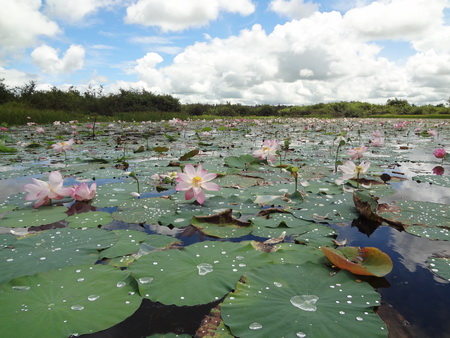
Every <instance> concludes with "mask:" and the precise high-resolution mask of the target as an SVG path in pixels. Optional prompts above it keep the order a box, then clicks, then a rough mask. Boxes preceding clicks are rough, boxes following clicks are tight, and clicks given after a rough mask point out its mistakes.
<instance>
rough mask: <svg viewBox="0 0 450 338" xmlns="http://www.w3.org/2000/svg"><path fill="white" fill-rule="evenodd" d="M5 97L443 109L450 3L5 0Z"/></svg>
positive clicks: (0, 49) (1, 65)
mask: <svg viewBox="0 0 450 338" xmlns="http://www.w3.org/2000/svg"><path fill="white" fill-rule="evenodd" d="M0 4H1V11H0V79H4V81H3V82H4V84H6V85H7V86H8V87H9V88H14V87H20V86H23V85H24V84H26V83H29V82H30V81H35V82H36V84H37V88H38V89H39V90H46V89H48V88H52V87H57V88H60V89H62V90H67V89H68V88H69V87H70V86H75V87H76V88H77V89H79V90H80V91H82V92H83V91H85V90H86V89H88V88H99V87H100V86H101V87H102V88H103V92H104V93H105V94H107V93H114V92H117V91H118V90H119V89H120V88H122V89H132V88H133V89H137V90H141V89H145V90H147V91H151V92H153V93H156V94H170V95H173V96H174V97H176V98H178V99H179V100H180V102H182V103H212V104H214V103H217V104H219V103H227V102H230V103H240V104H245V105H255V104H274V105H278V104H282V105H310V104H315V103H320V102H324V103H326V102H338V101H363V102H371V103H381V104H384V103H386V101H387V100H388V99H394V98H398V99H405V100H407V101H408V102H409V103H411V104H416V105H425V104H433V105H436V104H441V103H447V101H448V100H449V98H450V0H377V1H371V0H261V1H256V0H76V1H67V0H42V1H41V0H0Z"/></svg>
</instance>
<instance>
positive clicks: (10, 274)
mask: <svg viewBox="0 0 450 338" xmlns="http://www.w3.org/2000/svg"><path fill="white" fill-rule="evenodd" d="M116 241H117V236H116V235H115V234H114V233H112V232H110V231H106V230H100V229H86V230H77V229H67V228H63V229H53V230H47V231H43V232H40V233H37V234H35V235H32V236H28V237H25V238H22V239H20V240H18V241H16V242H15V243H14V245H13V246H12V248H5V249H3V250H1V251H0V269H1V271H2V275H1V276H0V284H1V283H4V282H7V281H9V280H11V279H12V278H15V277H19V276H25V275H31V274H35V273H38V272H43V271H48V270H51V269H56V268H61V267H64V266H66V265H78V264H94V263H95V262H96V261H97V260H98V257H99V255H98V250H101V249H105V248H107V247H110V246H112V245H113V244H114V243H115V242H116Z"/></svg>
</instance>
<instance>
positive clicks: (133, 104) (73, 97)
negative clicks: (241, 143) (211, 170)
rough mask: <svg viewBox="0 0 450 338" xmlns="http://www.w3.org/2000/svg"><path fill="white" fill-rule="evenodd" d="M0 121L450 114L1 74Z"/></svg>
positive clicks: (448, 108)
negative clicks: (184, 98) (189, 95)
mask: <svg viewBox="0 0 450 338" xmlns="http://www.w3.org/2000/svg"><path fill="white" fill-rule="evenodd" d="M0 116H1V118H0V123H2V124H7V125H20V124H25V123H27V122H30V121H33V122H36V123H51V122H53V121H62V122H67V121H69V120H79V121H80V122H87V121H92V120H94V119H95V120H96V121H112V120H122V121H159V120H168V119H172V118H174V117H177V118H181V119H187V118H208V117H210V118H211V117H213V118H216V117H237V116H240V117H250V116H258V117H269V116H270V117H274V116H276V117H306V116H307V117H332V118H338V117H349V118H351V117H380V118H386V117H388V118H395V117H401V118H416V117H418V116H424V117H427V118H450V99H449V101H447V104H446V105H444V104H438V105H436V106H433V105H425V106H415V105H414V104H409V102H408V101H407V100H402V99H397V98H394V99H389V100H387V102H386V104H372V103H367V102H357V101H351V102H330V103H318V104H313V105H301V106H300V105H293V106H287V105H277V106H273V105H269V104H264V105H256V106H246V105H242V104H231V103H229V102H227V103H224V104H203V103H195V104H181V103H180V101H179V99H177V98H175V97H173V96H171V95H159V94H154V93H152V92H148V91H146V90H145V89H141V90H137V89H122V88H121V89H119V91H118V92H117V93H108V94H107V93H104V92H103V88H102V87H100V88H93V87H89V88H88V90H86V91H85V92H80V91H79V90H78V89H76V88H75V87H70V88H69V89H67V90H65V91H64V90H61V89H58V88H56V87H53V88H50V89H49V90H46V91H43V90H38V89H37V88H36V82H34V81H30V82H29V83H26V84H24V85H22V86H21V87H14V88H9V87H8V86H6V85H5V84H4V79H0Z"/></svg>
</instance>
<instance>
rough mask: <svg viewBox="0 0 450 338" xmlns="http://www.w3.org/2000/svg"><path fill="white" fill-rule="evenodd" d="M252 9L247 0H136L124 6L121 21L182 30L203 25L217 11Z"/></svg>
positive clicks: (218, 12) (248, 10)
mask: <svg viewBox="0 0 450 338" xmlns="http://www.w3.org/2000/svg"><path fill="white" fill-rule="evenodd" d="M254 10H255V6H254V5H253V3H252V2H251V0H189V1H187V0H165V1H159V0H138V1H137V2H136V3H135V4H132V5H131V6H129V7H128V8H127V15H126V17H125V22H126V23H128V24H139V25H144V26H156V27H160V28H161V29H162V31H165V32H168V31H182V30H185V29H187V28H190V27H201V26H205V25H207V24H208V23H209V22H210V21H212V20H216V19H217V18H218V16H219V14H220V12H221V11H225V12H232V13H238V14H241V15H249V14H251V13H252V12H253V11H254Z"/></svg>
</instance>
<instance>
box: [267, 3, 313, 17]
mask: <svg viewBox="0 0 450 338" xmlns="http://www.w3.org/2000/svg"><path fill="white" fill-rule="evenodd" d="M269 8H270V10H271V11H273V12H275V13H277V14H278V15H280V16H282V17H286V18H289V19H301V18H306V17H308V16H310V15H311V14H313V13H314V12H317V11H318V10H319V5H318V4H316V3H314V2H306V3H305V1H304V0H272V1H271V2H270V4H269Z"/></svg>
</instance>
